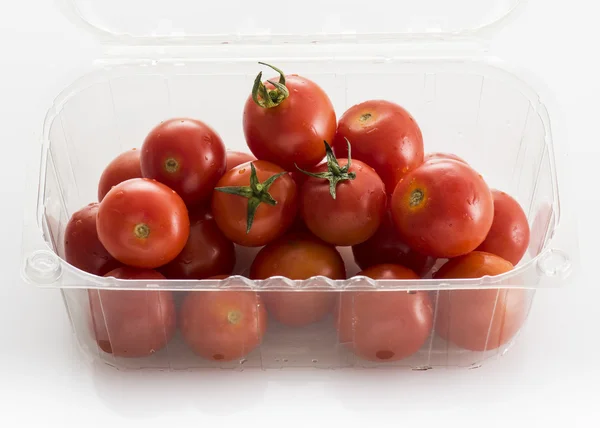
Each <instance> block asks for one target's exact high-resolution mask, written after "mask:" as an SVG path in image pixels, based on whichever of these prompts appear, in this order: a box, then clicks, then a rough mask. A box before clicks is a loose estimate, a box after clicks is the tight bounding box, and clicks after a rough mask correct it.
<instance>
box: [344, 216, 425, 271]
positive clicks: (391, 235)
mask: <svg viewBox="0 0 600 428" xmlns="http://www.w3.org/2000/svg"><path fill="white" fill-rule="evenodd" d="M352 254H353V255H354V261H355V262H356V264H357V265H358V266H359V267H360V268H361V269H367V268H369V267H371V266H375V265H378V264H388V263H391V264H398V265H402V266H406V267H407V268H409V269H412V270H413V271H415V272H416V273H417V274H418V275H421V276H423V275H425V274H426V273H427V272H428V271H429V269H431V268H432V267H433V265H434V264H435V259H434V258H432V257H429V256H425V255H423V254H420V253H417V252H416V251H414V250H413V249H412V248H410V247H409V246H408V245H407V244H406V243H405V242H404V241H403V240H402V238H400V235H398V232H397V231H396V227H395V226H394V223H393V222H392V217H391V215H390V214H389V213H387V214H386V215H385V216H384V220H383V222H382V223H381V226H380V227H379V229H377V232H376V233H375V235H373V236H372V237H371V238H369V239H368V240H366V241H365V242H363V243H361V244H358V245H355V246H353V247H352Z"/></svg>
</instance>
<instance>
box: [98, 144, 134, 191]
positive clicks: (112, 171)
mask: <svg viewBox="0 0 600 428" xmlns="http://www.w3.org/2000/svg"><path fill="white" fill-rule="evenodd" d="M141 177H142V167H141V164H140V151H139V150H137V149H131V150H127V151H126V152H123V153H121V154H120V155H119V156H117V157H116V158H114V159H113V160H112V161H111V162H110V163H109V164H108V165H107V166H106V168H105V169H104V171H103V172H102V175H101V176H100V181H99V183H98V201H99V202H100V201H102V199H104V196H106V194H107V193H108V192H109V191H110V189H112V187H113V186H116V185H117V184H119V183H122V182H123V181H126V180H129V179H130V178H141Z"/></svg>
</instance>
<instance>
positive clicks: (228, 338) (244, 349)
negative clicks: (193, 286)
mask: <svg viewBox="0 0 600 428" xmlns="http://www.w3.org/2000/svg"><path fill="white" fill-rule="evenodd" d="M214 279H217V278H214ZM179 316H180V318H179V326H180V329H181V333H182V334H183V338H184V340H185V342H186V343H187V345H188V346H189V347H190V348H191V349H192V350H193V351H194V352H195V353H196V354H198V355H200V356H201V357H203V358H206V359H208V360H212V361H231V360H236V359H240V358H243V357H244V356H246V355H247V354H249V353H250V352H251V351H252V350H254V349H255V348H256V347H257V346H258V345H259V344H260V343H261V342H262V338H263V336H264V334H265V331H266V329H267V313H266V311H265V308H264V306H263V305H262V303H261V300H260V297H259V296H258V294H256V293H255V292H252V291H233V290H220V291H192V292H190V293H189V294H188V295H187V296H186V297H185V300H184V301H183V305H182V307H181V312H180V315H179Z"/></svg>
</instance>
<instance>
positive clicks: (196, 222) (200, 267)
mask: <svg viewBox="0 0 600 428" xmlns="http://www.w3.org/2000/svg"><path fill="white" fill-rule="evenodd" d="M234 266H235V247H234V245H233V242H231V241H230V240H229V239H227V238H226V237H225V235H223V232H221V230H220V229H219V228H218V226H217V223H216V222H215V219H214V218H213V216H212V214H211V213H210V211H208V210H206V209H196V210H195V211H193V212H191V213H190V235H189V238H188V240H187V242H186V244H185V247H183V250H182V251H181V252H180V253H179V254H178V255H177V257H175V259H174V260H173V261H172V262H170V263H168V264H167V265H165V266H163V267H162V268H160V272H161V273H162V274H163V275H164V276H166V277H167V278H169V279H205V278H208V277H211V276H215V275H225V274H231V272H232V271H233V268H234Z"/></svg>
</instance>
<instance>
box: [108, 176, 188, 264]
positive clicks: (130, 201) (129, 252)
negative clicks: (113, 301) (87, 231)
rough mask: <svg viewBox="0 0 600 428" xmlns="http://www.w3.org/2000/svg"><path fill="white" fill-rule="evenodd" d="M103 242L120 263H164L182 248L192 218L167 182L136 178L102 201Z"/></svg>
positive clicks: (118, 187)
mask: <svg viewBox="0 0 600 428" xmlns="http://www.w3.org/2000/svg"><path fill="white" fill-rule="evenodd" d="M96 227H97V230H98V237H99V239H100V242H102V244H103V245H104V246H105V247H106V249H107V250H108V252H109V253H110V254H112V256H113V257H114V258H116V259H117V260H119V261H120V262H121V263H123V264H126V265H129V266H133V267H138V268H146V269H154V268H157V267H160V266H163V265H165V264H167V263H169V262H170V261H171V260H173V259H174V258H175V257H176V256H177V255H178V254H179V253H180V252H181V250H183V248H184V246H185V244H186V242H187V239H188V236H189V234H190V219H189V216H188V211H187V208H186V206H185V203H184V202H183V200H182V199H181V198H180V197H179V196H178V195H177V193H175V191H173V190H171V189H169V188H168V187H167V186H165V185H164V184H161V183H159V182H157V181H154V180H149V179H145V178H133V179H131V180H127V181H124V182H122V183H120V184H118V185H116V186H115V187H113V188H112V189H111V191H110V192H108V193H107V195H106V196H105V198H104V199H103V200H102V202H101V203H100V208H99V210H98V220H97V224H96Z"/></svg>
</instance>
